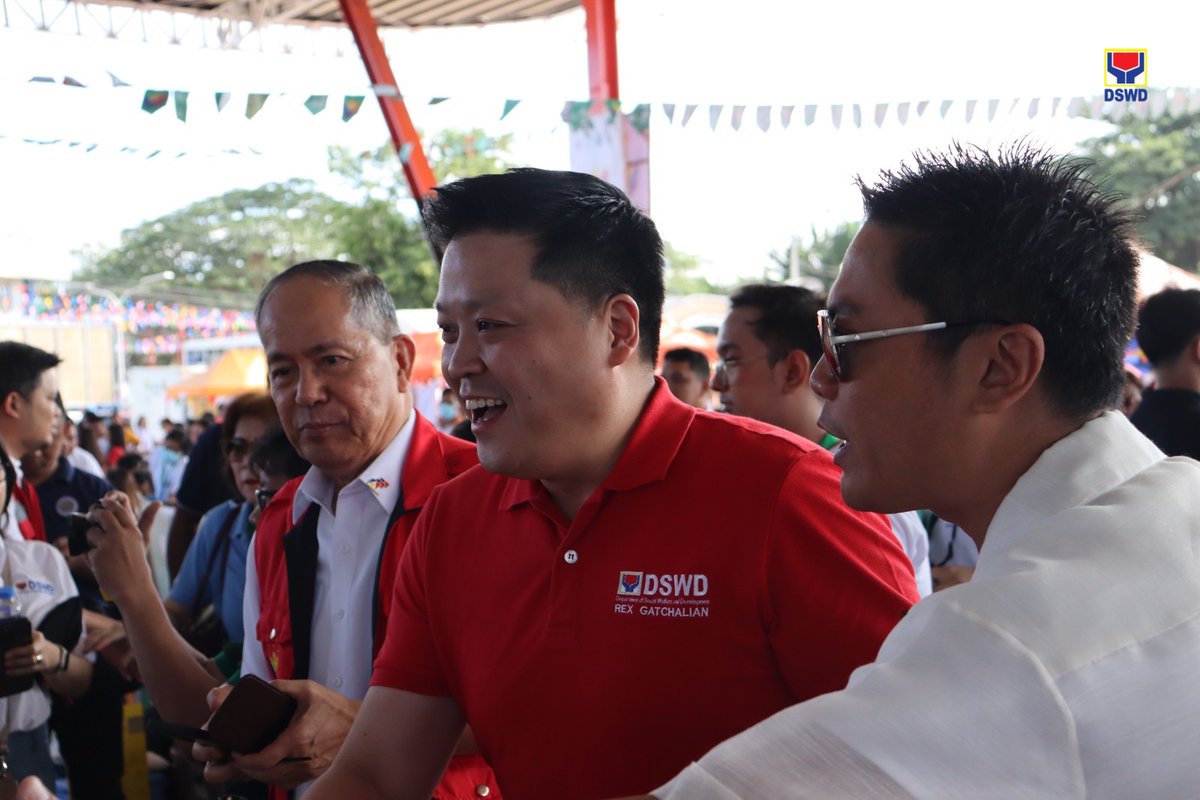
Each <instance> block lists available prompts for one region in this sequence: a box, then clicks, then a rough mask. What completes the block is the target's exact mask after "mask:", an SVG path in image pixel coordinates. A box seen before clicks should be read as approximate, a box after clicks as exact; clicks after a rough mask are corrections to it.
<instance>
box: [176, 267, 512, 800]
mask: <svg viewBox="0 0 1200 800" xmlns="http://www.w3.org/2000/svg"><path fill="white" fill-rule="evenodd" d="M256 316H257V321H258V330H259V334H260V336H261V337H262V342H263V347H264V349H265V350H266V354H267V369H268V375H269V383H270V390H271V396H272V397H273V398H274V400H275V404H276V406H277V407H278V409H279V417H280V420H281V421H282V423H283V426H284V428H285V430H286V431H287V434H288V437H289V438H290V439H291V440H292V443H293V444H295V446H296V448H297V450H299V451H300V453H301V454H302V455H303V456H304V457H305V458H307V459H308V460H309V461H311V462H312V464H313V468H312V469H311V470H310V471H309V472H308V474H307V475H305V476H304V477H303V478H300V479H297V480H295V481H293V482H291V483H289V484H288V485H286V486H285V487H284V488H283V489H282V490H280V492H279V493H278V494H277V495H276V496H275V498H274V499H273V500H272V502H271V504H270V505H269V506H268V508H267V509H266V511H265V512H264V513H263V516H262V519H261V520H260V521H259V524H258V529H257V532H256V534H255V540H254V546H253V548H252V549H251V552H250V554H249V557H248V562H247V565H246V594H245V603H244V609H245V626H246V627H245V630H246V641H245V647H244V653H243V659H244V660H243V664H242V671H243V674H252V675H257V676H259V677H261V678H264V679H268V680H273V681H274V685H275V686H276V687H278V688H280V689H282V690H283V691H285V692H287V693H288V694H291V695H292V696H293V697H295V698H296V700H297V702H298V711H297V713H296V716H295V717H294V718H293V720H292V723H291V725H290V726H289V727H288V729H287V730H286V731H285V732H284V733H283V734H282V735H281V736H280V737H279V738H278V739H277V740H276V741H275V742H274V743H272V744H271V745H269V746H268V747H267V748H265V749H264V750H262V751H261V752H260V753H257V754H254V755H234V756H232V758H231V759H230V760H228V761H226V760H224V759H223V758H222V757H221V756H222V755H223V754H219V753H217V752H214V751H212V750H211V749H208V748H203V747H198V748H197V750H198V752H199V754H201V755H203V756H205V757H207V758H209V759H210V763H209V765H208V768H207V776H208V778H209V779H210V780H214V781H216V780H222V781H223V780H228V779H230V778H232V777H235V776H236V775H237V773H242V774H245V775H248V776H250V777H252V778H254V779H257V780H261V781H264V782H266V783H269V784H271V785H272V786H275V787H279V788H282V789H293V788H295V789H298V792H297V796H298V795H299V794H302V793H303V792H304V790H305V789H307V786H308V783H309V782H310V781H311V780H313V779H314V778H316V777H318V776H319V775H320V774H321V773H322V772H324V770H325V769H326V768H327V767H328V766H329V764H330V762H331V761H332V760H333V757H334V756H335V755H336V754H337V752H338V750H339V749H340V747H341V744H342V741H343V739H344V738H345V736H346V733H347V732H348V731H349V729H350V725H351V723H353V721H354V718H355V715H356V714H357V712H358V707H359V705H360V701H361V700H362V697H363V695H364V694H365V693H366V690H367V684H368V682H369V680H370V677H371V665H372V662H373V660H374V657H375V655H376V654H377V653H378V651H379V646H380V644H381V641H382V635H383V632H384V631H385V630H386V628H387V618H388V610H389V607H390V601H391V598H392V591H391V585H392V583H393V580H394V577H395V572H396V567H397V564H398V563H399V557H400V553H401V551H402V549H403V547H404V543H405V541H406V540H407V538H408V533H409V530H410V529H411V527H412V525H413V524H414V522H415V520H416V517H417V514H418V512H419V511H420V509H421V506H422V505H423V503H424V502H425V499H426V498H427V497H428V495H429V493H430V492H431V491H432V490H433V488H434V487H435V486H437V485H438V484H440V483H443V482H445V481H446V480H448V479H449V478H451V477H453V476H454V475H457V474H459V473H460V472H463V471H465V470H466V469H468V468H469V467H471V466H473V465H474V464H475V463H477V459H476V457H475V451H474V448H473V447H472V446H471V445H468V444H466V443H464V442H461V441H459V440H457V439H451V438H449V437H447V436H444V435H442V434H440V433H439V432H438V431H437V430H436V429H435V428H434V427H433V425H432V424H430V423H429V422H428V421H426V420H425V419H424V418H423V417H421V416H420V415H419V414H417V413H416V412H415V411H414V410H413V402H412V394H411V382H410V375H411V372H412V363H413V354H414V346H413V342H412V340H411V339H409V337H407V336H405V335H403V334H402V333H400V330H399V328H398V326H397V323H396V317H395V308H394V306H393V303H392V299H391V296H390V295H389V293H388V291H387V288H386V287H385V286H384V284H383V282H382V281H381V280H379V278H378V277H376V276H375V275H373V274H371V273H370V272H369V271H367V270H366V269H365V268H363V267H361V266H358V265H356V264H347V263H343V262H337V261H314V262H308V263H304V264H298V265H296V266H294V267H292V268H290V269H288V270H287V271H285V272H283V273H281V274H280V275H278V276H276V277H275V278H274V279H272V280H271V281H270V283H268V284H267V286H266V288H264V289H263V292H262V295H261V296H260V297H259V302H258V308H257V310H256ZM221 698H223V695H220V697H218V698H214V703H215V702H216V700H218V699H221ZM463 749H464V748H460V751H461V750H463ZM436 796H437V797H439V798H446V799H447V800H457V798H460V797H476V796H488V797H498V796H499V792H498V791H497V790H496V787H495V785H494V780H493V779H492V777H491V772H490V770H489V769H488V767H487V765H486V764H484V763H483V761H482V759H481V758H480V757H479V756H477V755H464V756H460V757H459V758H457V759H455V760H454V761H453V762H452V763H451V766H450V768H449V769H448V771H447V773H446V775H445V777H444V779H443V781H442V784H441V785H440V786H439V789H438V793H437V795H436Z"/></svg>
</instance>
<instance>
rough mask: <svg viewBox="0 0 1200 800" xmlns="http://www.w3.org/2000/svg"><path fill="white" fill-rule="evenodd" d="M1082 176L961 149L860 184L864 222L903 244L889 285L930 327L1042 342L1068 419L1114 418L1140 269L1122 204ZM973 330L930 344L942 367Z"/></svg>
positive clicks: (1045, 160)
mask: <svg viewBox="0 0 1200 800" xmlns="http://www.w3.org/2000/svg"><path fill="white" fill-rule="evenodd" d="M1088 166H1089V165H1088V164H1087V163H1086V162H1081V161H1078V160H1067V159H1063V158H1058V157H1054V156H1052V155H1050V154H1048V153H1045V152H1043V151H1041V150H1039V149H1038V148H1035V147H1032V146H1030V145H1027V144H1018V145H1015V146H1012V147H1010V148H1008V149H1005V150H1003V151H1001V152H1000V153H998V154H996V155H991V154H989V153H987V152H985V151H983V150H980V149H977V148H968V147H963V146H961V145H956V146H954V147H953V148H951V149H950V150H949V151H948V152H946V153H941V154H938V153H918V154H917V155H916V156H915V158H914V162H913V165H912V166H908V165H904V166H902V167H901V168H900V169H899V170H897V171H895V172H885V173H884V174H883V175H882V176H881V177H880V179H879V181H878V182H877V183H875V184H873V185H868V184H866V183H864V182H863V181H862V180H861V179H860V180H859V187H860V189H861V190H862V196H863V207H864V210H865V212H866V220H867V222H874V223H877V224H881V225H885V226H895V227H896V228H897V229H899V232H900V233H901V234H902V236H903V244H902V251H901V254H900V257H899V260H898V264H897V267H896V283H897V286H898V288H899V289H900V291H901V292H902V293H903V294H904V295H906V296H907V297H910V298H912V299H913V300H915V301H917V302H918V303H920V304H922V305H923V306H924V307H925V308H926V309H927V311H928V312H929V320H928V321H931V322H938V321H948V322H961V321H977V320H978V321H983V320H1003V321H1005V322H1009V323H1015V322H1024V323H1028V324H1030V325H1032V326H1033V327H1035V328H1037V329H1038V331H1039V332H1040V333H1041V334H1042V337H1043V339H1044V340H1045V348H1046V352H1045V362H1044V364H1043V367H1042V371H1041V375H1040V376H1039V380H1040V382H1041V385H1042V386H1043V388H1044V391H1045V393H1046V396H1047V398H1048V400H1049V401H1050V402H1051V403H1052V404H1053V405H1054V407H1055V408H1056V409H1057V410H1058V411H1059V413H1061V414H1063V415H1064V416H1066V417H1068V418H1071V419H1086V418H1088V417H1090V416H1092V415H1094V414H1095V413H1096V412H1099V411H1101V410H1104V409H1107V408H1112V407H1113V406H1114V405H1115V404H1116V403H1117V402H1118V401H1119V400H1120V398H1121V389H1122V386H1123V384H1124V380H1125V376H1124V374H1123V366H1122V363H1123V354H1124V350H1125V347H1126V345H1127V344H1128V343H1129V336H1130V333H1131V332H1132V329H1133V320H1134V310H1135V306H1136V297H1137V264H1138V257H1137V252H1136V249H1135V245H1134V241H1133V232H1132V218H1131V216H1130V215H1129V213H1128V212H1127V211H1125V210H1123V208H1122V206H1121V203H1122V201H1121V199H1120V198H1119V197H1117V196H1114V195H1111V194H1106V193H1104V192H1102V191H1101V189H1100V187H1099V186H1098V185H1097V184H1096V183H1095V182H1093V181H1092V180H1090V179H1089V178H1088V177H1087V175H1086V172H1087V168H1088ZM972 330H973V329H971V328H969V327H966V326H962V327H958V328H954V329H951V330H948V331H943V332H939V333H938V334H936V335H933V336H930V337H928V341H929V342H930V346H933V347H940V348H942V352H943V353H945V354H946V355H949V354H950V353H951V352H953V351H954V349H955V348H956V347H957V346H958V345H959V344H961V343H962V341H963V340H964V339H965V338H966V336H968V335H970V333H971V331H972Z"/></svg>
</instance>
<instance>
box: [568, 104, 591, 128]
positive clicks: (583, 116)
mask: <svg viewBox="0 0 1200 800" xmlns="http://www.w3.org/2000/svg"><path fill="white" fill-rule="evenodd" d="M591 107H592V104H591V102H589V101H587V100H568V101H567V102H566V103H564V104H563V110H562V118H563V122H565V123H567V127H568V128H570V129H571V130H573V131H578V130H589V129H591V127H592V119H591V117H589V116H588V109H590V108H591Z"/></svg>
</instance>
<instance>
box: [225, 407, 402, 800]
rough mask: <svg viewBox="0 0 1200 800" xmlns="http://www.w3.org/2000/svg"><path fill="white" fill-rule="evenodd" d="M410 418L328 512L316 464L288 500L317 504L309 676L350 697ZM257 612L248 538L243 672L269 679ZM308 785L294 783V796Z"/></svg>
mask: <svg viewBox="0 0 1200 800" xmlns="http://www.w3.org/2000/svg"><path fill="white" fill-rule="evenodd" d="M415 419H416V415H415V414H411V415H409V418H408V422H406V423H405V424H404V427H403V428H401V429H400V432H399V433H398V434H396V437H395V438H394V439H392V441H391V444H389V445H388V446H387V448H386V449H385V450H384V451H383V452H382V453H380V454H379V456H378V457H377V458H376V459H375V460H374V461H373V462H371V465H370V466H369V467H367V468H366V469H365V470H363V472H362V474H361V475H359V476H358V477H357V478H356V479H354V480H353V481H351V482H350V483H348V484H346V485H345V486H344V487H342V490H341V491H340V492H338V495H337V513H336V514H335V513H334V512H333V511H332V508H333V481H332V480H330V479H329V477H328V476H327V475H325V474H324V473H323V472H321V471H320V470H318V469H317V468H316V467H313V468H311V469H310V470H309V471H308V474H306V475H305V476H304V479H303V480H302V481H301V482H300V486H299V488H298V489H297V491H296V498H295V501H294V503H293V506H292V519H293V520H298V519H300V517H301V516H302V515H303V514H304V511H305V510H306V509H307V508H308V507H309V506H310V505H312V504H313V503H315V504H317V505H318V506H320V508H321V514H320V516H319V517H318V518H317V580H316V586H315V587H314V592H315V594H314V598H313V621H312V639H311V642H312V647H311V652H310V654H309V669H308V677H309V679H310V680H313V681H316V682H317V683H319V684H321V685H323V686H326V687H328V688H330V689H333V690H334V691H336V692H337V693H338V694H340V695H342V696H343V697H346V698H348V699H350V700H361V699H363V697H364V696H365V695H366V693H367V686H368V684H369V683H370V682H371V666H372V660H373V659H372V650H373V647H374V630H373V628H372V623H373V620H374V614H373V608H372V605H371V601H372V600H373V598H374V597H375V570H376V566H377V564H378V562H379V551H380V548H381V547H382V546H383V539H384V534H385V533H386V531H387V523H388V519H390V518H391V514H392V509H393V508H394V507H395V505H396V502H397V501H398V500H399V499H400V478H401V474H402V469H403V466H404V460H405V458H406V457H407V455H408V446H409V443H410V442H411V441H412V433H413V428H414V425H415V422H414V421H415ZM380 480H382V481H383V482H386V486H385V485H383V484H382V483H380ZM258 613H259V589H258V569H257V567H256V565H255V559H254V546H253V545H251V547H250V552H249V553H248V554H247V557H246V593H245V595H244V598H243V606H242V619H243V621H244V623H245V628H244V629H245V631H246V641H245V643H244V645H243V650H242V674H243V675H257V676H258V677H260V678H263V679H264V680H270V672H269V670H268V667H267V659H266V656H265V654H264V653H263V649H262V645H261V643H260V642H259V641H258V638H257V636H255V634H254V632H255V631H256V630H258ZM308 786H309V784H304V785H302V786H301V787H299V789H298V790H297V792H298V794H297V797H298V796H299V795H300V794H303V792H304V791H306V790H307V788H308Z"/></svg>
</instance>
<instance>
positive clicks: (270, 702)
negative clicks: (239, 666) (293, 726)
mask: <svg viewBox="0 0 1200 800" xmlns="http://www.w3.org/2000/svg"><path fill="white" fill-rule="evenodd" d="M295 713H296V700H295V698H293V697H292V696H291V695H289V694H285V693H284V692H281V691H279V690H278V689H276V688H275V687H274V686H272V685H271V684H269V683H267V682H266V681H264V680H263V679H262V678H258V677H255V676H254V675H243V676H242V678H241V680H239V681H238V682H237V685H236V686H234V687H233V691H231V692H230V693H229V696H228V697H226V698H225V702H224V703H222V704H221V707H220V708H218V709H217V712H216V713H215V714H213V716H212V719H211V720H209V722H208V735H209V736H210V737H211V738H212V739H213V740H214V741H216V742H219V743H222V742H223V743H224V744H223V745H222V746H223V747H225V749H226V750H230V751H232V752H234V753H242V754H246V753H257V752H258V751H259V750H262V749H263V748H264V747H266V746H267V745H269V744H270V743H271V742H273V741H275V740H276V739H278V738H279V734H281V733H283V732H284V730H285V729H286V728H287V726H288V723H290V722H291V721H292V715H293V714H295Z"/></svg>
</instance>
